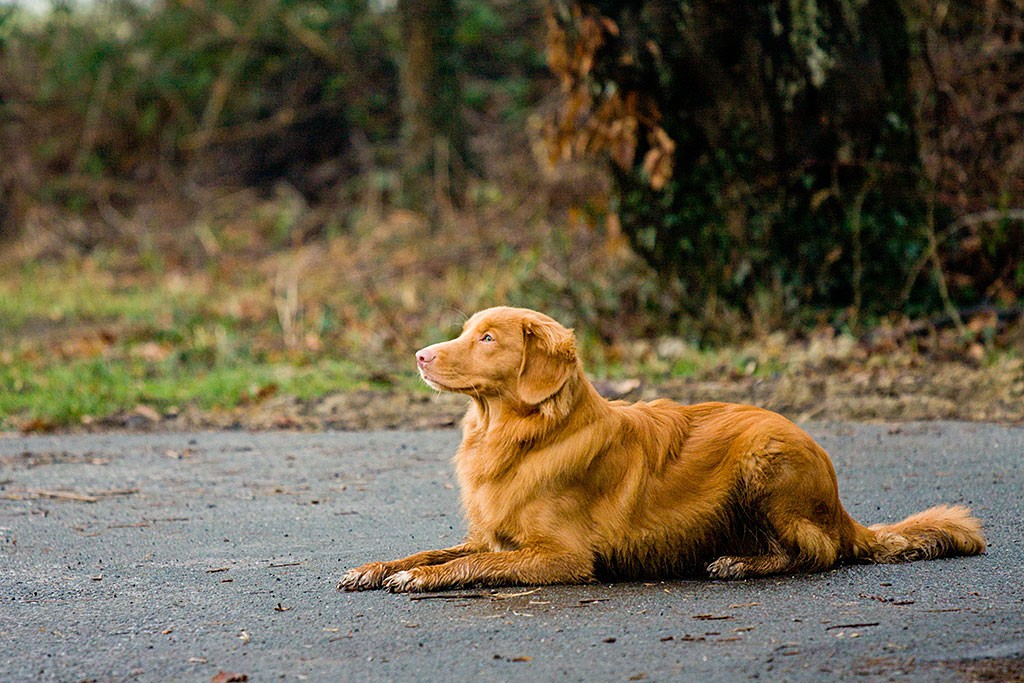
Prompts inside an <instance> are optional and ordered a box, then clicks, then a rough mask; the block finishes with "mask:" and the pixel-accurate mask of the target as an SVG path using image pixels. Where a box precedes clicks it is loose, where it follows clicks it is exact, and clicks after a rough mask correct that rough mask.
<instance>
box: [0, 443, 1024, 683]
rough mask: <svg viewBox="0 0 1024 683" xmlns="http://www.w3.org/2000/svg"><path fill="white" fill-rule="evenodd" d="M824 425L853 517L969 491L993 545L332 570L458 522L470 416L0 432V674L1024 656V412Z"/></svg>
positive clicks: (170, 676) (673, 670) (341, 672)
mask: <svg viewBox="0 0 1024 683" xmlns="http://www.w3.org/2000/svg"><path fill="white" fill-rule="evenodd" d="M809 431H810V432H811V433H812V434H813V435H814V436H815V437H816V438H818V439H819V440H820V442H821V443H822V445H823V446H825V448H826V449H827V450H828V451H829V452H830V453H831V454H832V456H833V460H834V461H835V464H836V469H837V471H838V475H839V481H840V490H841V492H842V497H843V500H844V502H845V504H846V507H847V509H849V510H850V512H851V513H852V514H853V515H854V516H855V517H856V518H858V519H860V520H861V521H864V522H866V523H872V522H878V521H886V520H892V519H895V518H898V517H902V516H904V515H906V514H908V513H911V512H914V511H917V510H919V509H922V508H924V507H926V506H929V505H932V504H935V503H940V502H962V503H967V504H970V505H972V506H973V507H974V510H975V512H976V514H977V515H978V516H980V517H981V518H982V519H983V520H984V521H985V525H986V532H987V535H988V538H989V540H990V549H989V552H988V553H987V554H986V555H984V556H981V557H974V558H960V559H951V560H939V561H933V562H920V563H915V564H910V565H901V566H868V565H862V566H852V567H843V568H840V569H836V570H833V571H829V572H826V573H823V574H817V575H811V576H798V577H787V578H772V579H761V580H752V581H740V582H712V581H667V582H663V583H629V584H614V585H587V586H565V587H542V588H539V589H536V590H533V589H531V588H522V589H508V590H505V591H499V592H497V594H494V593H493V592H492V591H489V590H466V591H458V592H456V593H454V594H451V593H449V594H446V595H444V597H440V596H441V595H442V594H435V595H434V596H432V597H430V598H429V599H417V596H408V595H391V594H388V593H382V592H369V593H339V592H337V591H335V589H334V586H335V583H336V581H337V579H338V577H339V576H340V574H341V573H342V571H343V570H344V569H345V568H347V567H350V566H354V565H358V564H361V563H363V562H365V561H368V560H374V559H390V558H393V557H397V556H400V555H405V554H407V553H409V552H412V551H415V550H420V549H424V548H428V547H440V546H445V545H450V544H452V543H454V542H456V541H457V540H458V539H459V538H460V536H461V532H462V521H461V517H460V513H459V510H458V492H457V491H456V490H455V485H454V479H453V475H452V473H451V470H450V468H449V465H448V459H449V456H450V454H451V453H452V451H453V450H454V448H455V446H456V443H457V439H458V434H457V433H455V432H451V431H448V432H389V433H382V432H374V433H327V434H296V433H245V432H229V433H198V434H163V435H140V436H126V435H90V436H52V437H48V436H46V437H6V438H0V680H2V681H35V680H44V681H70V682H75V681H85V680H97V681H210V680H211V679H213V677H214V676H216V675H217V674H218V672H221V671H225V672H234V673H244V674H247V675H248V677H249V680H250V681H266V680H278V679H280V680H313V681H360V683H369V682H373V681H392V680H398V681H420V680H436V679H443V680H446V681H518V680H527V681H531V682H535V681H547V680H557V681H561V680H566V681H575V680H579V681H624V680H654V681H677V680H701V681H743V680H755V679H756V680H763V681H822V680H857V681H870V680H894V681H896V680H898V681H929V682H932V681H959V680H983V679H984V680H1005V679H1006V676H1011V675H1016V676H1018V677H1020V676H1022V675H1024V587H1022V581H1021V577H1020V573H1021V570H1022V569H1024V538H1022V531H1021V528H1022V524H1021V520H1022V518H1024V515H1022V511H1024V501H1022V498H1024V496H1022V492H1024V430H1022V429H1019V428H1016V429H1015V428H1008V427H1001V426H993V425H984V424H958V423H929V424H904V425H899V426H885V425H855V424H815V425H810V426H809ZM993 676H995V678H993ZM985 677H988V678H985ZM1000 677H1001V678H1000ZM1015 680H1021V679H1020V678H1017V679H1015Z"/></svg>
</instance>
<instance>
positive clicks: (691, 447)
mask: <svg viewBox="0 0 1024 683" xmlns="http://www.w3.org/2000/svg"><path fill="white" fill-rule="evenodd" d="M416 360H417V363H418V366H419V370H420V374H421V375H422V377H423V379H424V381H426V383H427V384H429V385H430V386H431V387H434V388H435V389H438V390H441V391H450V392H457V393H461V394H466V395H467V396H469V397H470V398H471V399H472V400H471V403H470V406H469V410H468V412H467V413H466V417H465V419H464V421H463V439H462V443H461V445H460V446H459V449H458V451H457V452H456V454H455V457H454V463H455V469H456V472H457V475H458V480H459V485H460V487H461V493H462V505H463V508H464V512H465V516H466V522H467V525H468V535H467V537H466V539H465V542H463V543H461V544H459V545H456V546H454V547H451V548H446V549H444V550H427V551H425V552H419V553H416V554H414V555H410V556H409V557H406V558H404V559H400V560H394V561H391V562H371V563H369V564H365V565H363V566H361V567H357V568H355V569H352V570H350V571H349V572H348V573H346V574H345V575H344V576H343V577H342V579H341V581H340V582H339V584H338V588H339V589H343V590H367V589H373V588H381V587H383V588H386V589H388V590H391V591H435V590H443V589H448V588H455V587H459V586H467V585H486V586H501V585H509V584H527V585H540V584H555V583H582V582H590V581H595V580H602V579H604V580H609V579H651V578H670V577H684V576H694V575H698V574H701V573H706V574H707V575H709V576H711V577H713V578H717V579H739V578H745V577H756V576H765V575H768V574H783V573H793V572H813V571H821V570H824V569H828V568H829V567H834V566H836V565H837V564H839V563H842V562H887V563H889V562H906V561H910V560H926V559H932V558H937V557H946V556H951V555H974V554H977V553H981V552H983V551H984V550H985V540H984V538H983V537H982V534H981V523H980V522H979V521H978V520H977V519H976V518H974V517H972V516H971V514H970V510H969V509H968V508H965V507H962V506H944V505H941V506H937V507H933V508H930V509H928V510H925V511H924V512H919V513H917V514H915V515H911V516H910V517H908V518H907V519H905V520H903V521H902V522H897V523H895V524H883V525H876V526H872V527H865V526H863V525H861V524H859V523H857V522H856V521H854V520H853V519H852V518H851V517H850V515H849V514H848V513H847V512H846V510H845V509H844V508H843V506H842V504H841V503H840V502H839V492H838V487H837V484H836V475H835V471H834V470H833V468H832V462H831V461H830V460H829V457H828V455H827V454H826V453H825V451H824V450H823V449H822V448H821V447H820V446H818V444H817V443H815V442H814V440H813V439H812V438H811V437H810V436H808V435H807V433H805V432H804V431H803V430H802V429H800V428H799V427H797V426H796V425H795V424H793V423H792V422H790V421H789V420H787V419H786V418H784V417H782V416H781V415H778V414H776V413H773V412H770V411H767V410H763V409H761V408H755V407H753V406H747V405H735V404H729V403H701V404H698V405H690V406H686V405H679V404H676V403H673V402H671V401H668V400H664V399H661V400H656V401H651V402H650V403H646V402H639V403H633V404H631V405H630V404H626V403H625V402H623V401H608V400H605V399H604V398H602V397H601V396H600V395H599V394H598V393H597V391H596V390H595V389H594V388H593V386H591V384H590V382H589V381H587V379H586V377H585V376H584V374H583V368H582V366H581V364H580V361H579V359H578V357H577V354H576V342H575V338H574V336H573V333H572V331H571V330H568V329H566V328H565V327H563V326H562V325H560V324H559V323H557V322H556V321H555V320H553V319H551V318H549V317H548V316H546V315H543V314H540V313H537V312H534V311H530V310H526V309H517V308H505V307H500V308H491V309H488V310H485V311H481V312H479V313H477V314H475V315H474V316H473V317H471V318H470V319H469V320H468V321H467V322H466V324H465V326H464V328H463V332H462V334H461V335H460V336H459V337H458V338H456V339H453V340H451V341H448V342H444V343H441V344H434V345H433V346H428V347H426V348H425V349H422V350H421V351H419V352H418V353H417V354H416Z"/></svg>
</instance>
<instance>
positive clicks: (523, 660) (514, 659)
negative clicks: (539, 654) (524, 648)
mask: <svg viewBox="0 0 1024 683" xmlns="http://www.w3.org/2000/svg"><path fill="white" fill-rule="evenodd" d="M532 660H533V657H526V656H523V657H513V658H512V659H510V660H509V661H510V662H529V661H532Z"/></svg>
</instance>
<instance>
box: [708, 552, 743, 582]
mask: <svg viewBox="0 0 1024 683" xmlns="http://www.w3.org/2000/svg"><path fill="white" fill-rule="evenodd" d="M746 575H747V566H746V565H745V564H744V563H743V559H742V558H739V557H728V556H726V557H720V558H718V559H717V560H715V561H714V562H712V563H711V564H709V565H708V576H710V577H711V578H713V579H742V578H743V577H745V576H746Z"/></svg>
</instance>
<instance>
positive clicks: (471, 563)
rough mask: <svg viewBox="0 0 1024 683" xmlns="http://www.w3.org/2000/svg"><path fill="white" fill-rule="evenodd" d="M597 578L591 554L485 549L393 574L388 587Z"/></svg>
mask: <svg viewBox="0 0 1024 683" xmlns="http://www.w3.org/2000/svg"><path fill="white" fill-rule="evenodd" d="M592 580H593V561H592V559H591V558H590V557H589V556H584V555H579V554H570V553H564V552H552V551H547V550H537V549H534V548H520V549H518V550H507V551H498V552H483V553H476V554H474V555H469V556H466V557H460V558H458V559H454V560H451V561H449V562H445V563H444V564H433V565H429V566H420V567H415V568H412V569H407V570H404V571H400V572H397V573H395V574H392V575H391V576H390V577H388V578H387V579H385V580H384V587H385V588H387V589H388V590H390V591H393V592H420V591H436V590H445V589H448V588H458V587H460V586H471V585H484V586H508V585H524V584H525V585H544V584H553V583H586V582H588V581H592Z"/></svg>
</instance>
